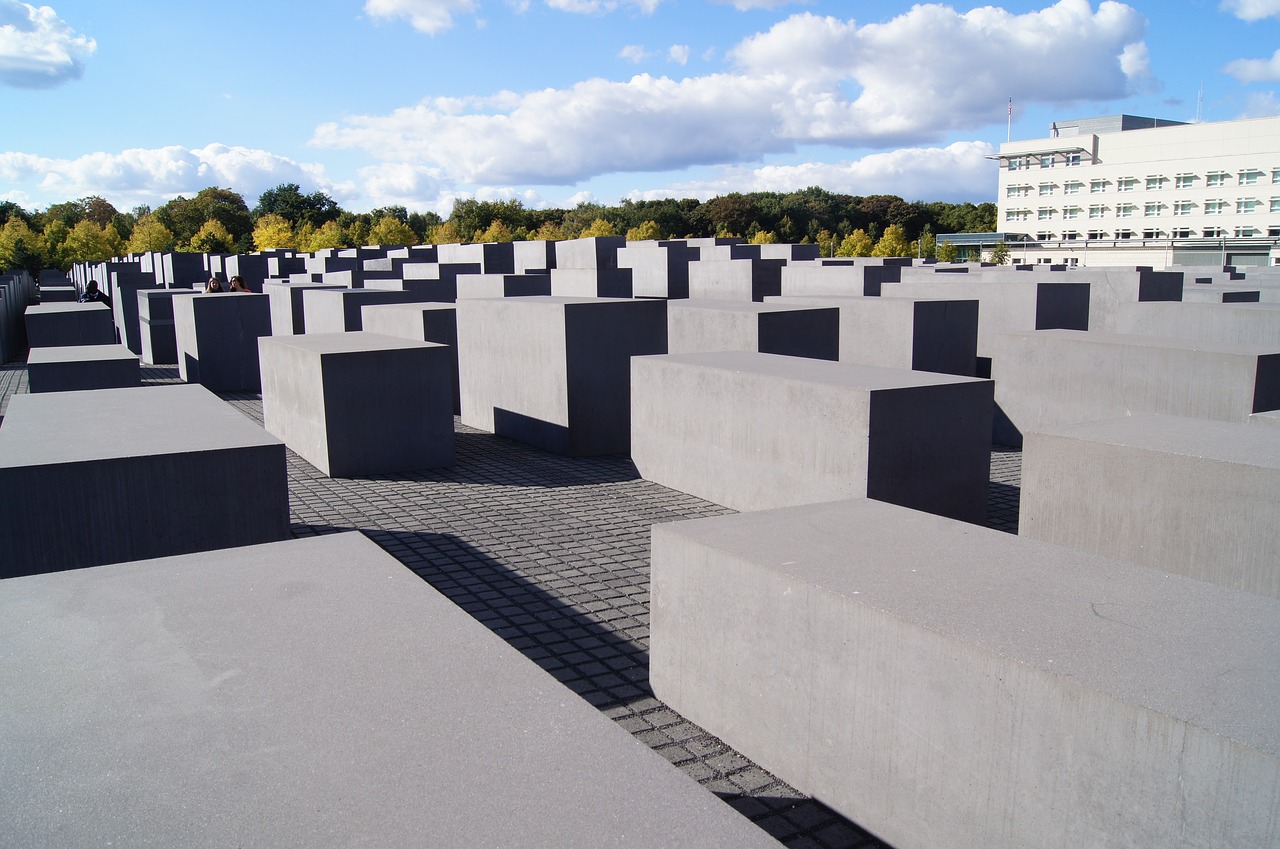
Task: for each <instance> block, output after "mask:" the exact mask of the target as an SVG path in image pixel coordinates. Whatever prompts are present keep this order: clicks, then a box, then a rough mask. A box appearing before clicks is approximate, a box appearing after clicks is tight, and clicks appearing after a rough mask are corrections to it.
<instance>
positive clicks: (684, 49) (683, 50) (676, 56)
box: [667, 44, 689, 65]
mask: <svg viewBox="0 0 1280 849" xmlns="http://www.w3.org/2000/svg"><path fill="white" fill-rule="evenodd" d="M667 58H668V59H670V60H671V61H672V62H675V63H676V64H678V65H687V64H689V45H687V44H673V45H671V46H670V47H668V48H667Z"/></svg>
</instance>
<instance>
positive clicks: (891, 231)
mask: <svg viewBox="0 0 1280 849" xmlns="http://www.w3.org/2000/svg"><path fill="white" fill-rule="evenodd" d="M871 255H872V256H882V257H883V256H910V255H911V245H910V244H909V243H908V242H907V234H906V232H905V231H904V230H903V229H902V226H901V225H899V224H890V225H889V226H888V227H886V228H885V229H884V235H883V236H881V237H880V241H878V242H876V246H875V248H874V249H873V250H872V251H871Z"/></svg>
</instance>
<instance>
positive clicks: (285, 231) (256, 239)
mask: <svg viewBox="0 0 1280 849" xmlns="http://www.w3.org/2000/svg"><path fill="white" fill-rule="evenodd" d="M296 246H297V239H295V238H294V235H293V227H292V226H290V224H289V220H288V219H287V218H285V217H284V216H283V215H279V214H277V213H274V212H268V213H267V214H266V215H263V216H260V217H259V218H258V223H257V224H255V225H254V228H253V247H254V249H255V250H259V251H265V250H270V249H271V248H292V247H296Z"/></svg>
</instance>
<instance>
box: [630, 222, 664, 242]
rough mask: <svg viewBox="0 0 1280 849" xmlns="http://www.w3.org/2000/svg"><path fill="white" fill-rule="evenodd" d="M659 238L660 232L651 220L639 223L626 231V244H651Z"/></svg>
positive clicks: (656, 224) (655, 223) (656, 223)
mask: <svg viewBox="0 0 1280 849" xmlns="http://www.w3.org/2000/svg"><path fill="white" fill-rule="evenodd" d="M661 238H662V230H661V228H659V227H658V222H657V221H654V220H653V219H650V220H648V221H644V222H641V223H640V224H638V225H637V226H635V227H632V228H631V229H630V230H628V231H627V241H628V242H652V241H655V240H657V239H661Z"/></svg>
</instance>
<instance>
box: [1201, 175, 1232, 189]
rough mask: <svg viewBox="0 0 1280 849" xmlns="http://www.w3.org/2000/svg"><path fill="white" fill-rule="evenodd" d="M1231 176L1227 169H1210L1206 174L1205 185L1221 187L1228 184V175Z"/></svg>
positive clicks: (1214, 187) (1210, 187)
mask: <svg viewBox="0 0 1280 849" xmlns="http://www.w3.org/2000/svg"><path fill="white" fill-rule="evenodd" d="M1229 176H1231V175H1230V174H1228V173H1227V172H1226V171H1210V172H1209V173H1208V174H1206V175H1205V178H1204V187H1205V188H1206V189H1220V188H1222V187H1223V186H1225V185H1226V184H1227V177H1229Z"/></svg>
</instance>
